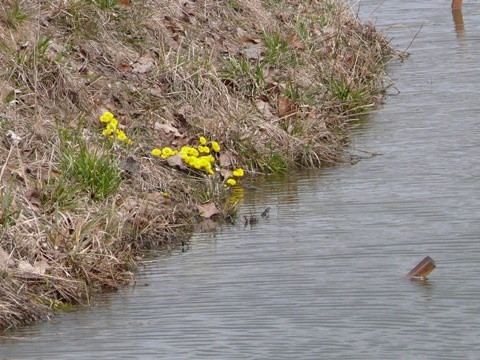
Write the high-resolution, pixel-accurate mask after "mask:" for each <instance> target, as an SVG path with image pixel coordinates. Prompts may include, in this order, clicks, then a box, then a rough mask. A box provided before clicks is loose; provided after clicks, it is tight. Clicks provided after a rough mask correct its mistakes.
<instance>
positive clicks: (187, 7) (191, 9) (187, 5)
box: [182, 1, 195, 16]
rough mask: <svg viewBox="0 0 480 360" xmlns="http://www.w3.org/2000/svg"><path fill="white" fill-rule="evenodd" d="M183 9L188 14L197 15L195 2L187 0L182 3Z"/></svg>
mask: <svg viewBox="0 0 480 360" xmlns="http://www.w3.org/2000/svg"><path fill="white" fill-rule="evenodd" d="M182 11H183V13H184V14H185V15H187V16H194V15H195V3H194V2H190V1H185V2H184V3H183V4H182Z"/></svg>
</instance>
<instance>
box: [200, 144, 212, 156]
mask: <svg viewBox="0 0 480 360" xmlns="http://www.w3.org/2000/svg"><path fill="white" fill-rule="evenodd" d="M198 151H199V152H201V153H204V154H209V153H210V148H209V147H208V146H199V147H198Z"/></svg>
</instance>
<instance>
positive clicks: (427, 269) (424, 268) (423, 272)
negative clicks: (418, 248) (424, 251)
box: [407, 256, 436, 280]
mask: <svg viewBox="0 0 480 360" xmlns="http://www.w3.org/2000/svg"><path fill="white" fill-rule="evenodd" d="M435 267H436V265H435V261H433V259H432V258H431V257H430V256H426V257H425V258H424V259H423V260H422V261H420V262H419V263H418V264H417V266H415V267H414V268H413V269H412V270H410V272H409V273H408V274H407V277H408V278H409V279H415V280H425V279H426V278H427V275H428V274H430V273H431V272H432V271H433V270H434V269H435Z"/></svg>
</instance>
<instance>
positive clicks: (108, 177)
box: [61, 144, 122, 199]
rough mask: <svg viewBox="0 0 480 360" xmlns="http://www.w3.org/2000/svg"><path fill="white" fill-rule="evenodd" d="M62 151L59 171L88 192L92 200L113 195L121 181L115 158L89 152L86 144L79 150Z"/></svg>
mask: <svg viewBox="0 0 480 360" xmlns="http://www.w3.org/2000/svg"><path fill="white" fill-rule="evenodd" d="M72 150H73V149H64V150H63V151H62V161H61V170H62V173H63V174H65V176H67V177H71V178H73V179H75V180H77V182H79V183H80V184H82V186H83V187H84V188H85V189H87V190H88V191H90V193H91V197H92V198H94V199H97V198H100V199H105V198H106V197H107V196H109V195H111V194H112V193H114V192H115V191H116V190H117V189H118V187H119V186H120V183H121V181H122V177H121V170H120V168H119V166H118V164H117V161H116V158H115V156H113V154H111V153H110V152H109V151H108V149H107V150H106V151H103V152H101V151H95V150H89V149H88V147H87V145H86V144H81V145H80V149H79V151H78V149H75V151H72Z"/></svg>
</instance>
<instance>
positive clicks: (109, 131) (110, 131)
mask: <svg viewBox="0 0 480 360" xmlns="http://www.w3.org/2000/svg"><path fill="white" fill-rule="evenodd" d="M112 133H113V131H112V129H110V128H108V127H106V128H105V129H103V131H102V135H103V136H109V135H112Z"/></svg>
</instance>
